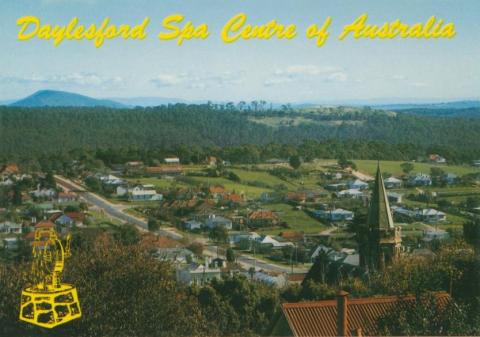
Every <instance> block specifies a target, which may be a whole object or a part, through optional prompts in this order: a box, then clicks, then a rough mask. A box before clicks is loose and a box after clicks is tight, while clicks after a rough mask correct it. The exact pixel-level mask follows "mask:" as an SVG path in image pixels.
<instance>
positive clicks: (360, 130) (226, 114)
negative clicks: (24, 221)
mask: <svg viewBox="0 0 480 337" xmlns="http://www.w3.org/2000/svg"><path fill="white" fill-rule="evenodd" d="M479 129H480V119H476V118H453V117H450V118H448V117H439V116H435V117H433V116H418V115H411V114H408V113H400V112H397V113H393V112H385V111H381V110H372V109H370V108H343V107H337V108H327V109H326V110H324V111H320V112H319V111H311V112H306V111H295V110H293V109H288V108H284V109H279V110H271V109H270V110H269V109H262V108H259V109H256V108H255V109H250V108H249V109H238V108H237V107H235V106H233V105H231V106H229V105H228V104H227V105H213V104H203V105H186V104H175V105H168V106H159V107H154V108H140V107H137V108H134V109H110V108H101V107H97V108H78V107H77V108H59V107H46V108H17V107H0V161H1V160H12V159H13V160H14V159H21V158H39V157H42V156H45V155H51V154H59V153H68V152H70V151H72V150H78V149H81V150H86V151H93V150H102V151H105V150H107V149H112V150H119V149H132V148H133V149H142V150H144V151H147V150H150V149H158V148H162V149H166V150H172V149H176V148H179V147H182V146H183V147H192V146H194V147H196V148H201V149H205V148H210V149H212V148H217V147H219V148H234V147H242V146H245V145H251V146H260V147H262V148H263V147H264V146H266V145H268V144H279V145H292V146H301V144H303V143H304V142H305V141H307V140H308V141H316V142H317V144H324V147H325V148H328V147H329V146H331V145H325V144H332V143H334V144H337V145H335V146H336V147H337V150H336V151H337V152H338V151H339V149H338V146H340V147H341V149H340V151H341V152H347V153H349V155H350V156H351V157H353V158H366V157H374V158H378V157H379V156H380V158H385V157H387V158H388V159H399V160H404V159H415V158H414V157H413V158H412V156H417V155H420V154H423V155H425V154H426V153H427V152H428V151H432V150H437V152H442V155H444V156H447V158H448V159H449V161H450V162H462V161H463V162H467V161H471V160H474V159H478V158H480V138H479V137H478V130H479ZM338 144H340V145H338ZM372 144H376V145H375V146H376V148H375V151H370V150H368V149H369V147H370V146H372ZM378 144H380V145H378ZM405 149H408V150H407V151H406V150H405ZM377 150H379V151H380V152H379V151H377ZM384 150H387V151H390V154H388V153H385V152H383V151H384ZM320 152H321V151H320ZM324 152H327V153H326V154H327V155H328V151H324ZM330 152H331V151H330ZM337 154H338V153H337ZM271 156H272V157H274V156H275V155H274V154H271ZM267 157H268V155H267ZM405 157H410V158H405Z"/></svg>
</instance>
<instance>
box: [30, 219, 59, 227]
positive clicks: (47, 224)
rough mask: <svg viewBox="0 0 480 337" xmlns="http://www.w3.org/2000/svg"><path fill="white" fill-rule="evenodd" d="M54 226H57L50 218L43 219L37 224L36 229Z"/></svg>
mask: <svg viewBox="0 0 480 337" xmlns="http://www.w3.org/2000/svg"><path fill="white" fill-rule="evenodd" d="M52 227H55V225H54V224H53V222H51V221H49V220H42V221H40V222H39V223H37V224H36V225H35V229H37V228H52Z"/></svg>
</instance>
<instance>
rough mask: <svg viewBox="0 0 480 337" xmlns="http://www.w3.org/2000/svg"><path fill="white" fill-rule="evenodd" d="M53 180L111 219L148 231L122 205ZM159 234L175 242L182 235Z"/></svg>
mask: <svg viewBox="0 0 480 337" xmlns="http://www.w3.org/2000/svg"><path fill="white" fill-rule="evenodd" d="M55 179H56V181H57V183H58V184H59V185H60V186H62V187H64V188H66V189H67V190H75V191H77V192H76V193H78V194H79V195H80V197H81V198H82V199H84V200H85V201H87V202H88V203H90V204H92V205H94V206H96V207H98V208H101V209H103V210H104V211H105V213H106V214H108V215H109V216H111V217H112V218H116V219H118V220H120V221H122V222H125V223H131V224H134V225H136V226H137V227H140V229H143V230H148V224H147V222H146V221H145V220H144V219H141V218H138V217H135V216H133V215H131V214H128V213H125V212H123V208H124V207H123V206H122V205H115V204H113V203H111V202H109V201H108V200H106V199H104V198H102V197H100V196H98V195H96V194H95V193H91V192H87V191H85V188H84V187H82V186H80V185H78V184H76V183H74V182H72V181H71V180H67V179H65V178H63V177H60V176H55ZM78 191H85V192H78ZM159 234H161V235H165V236H169V237H171V238H172V239H175V240H180V239H181V238H183V235H181V234H178V233H175V232H173V231H170V230H165V229H161V230H159Z"/></svg>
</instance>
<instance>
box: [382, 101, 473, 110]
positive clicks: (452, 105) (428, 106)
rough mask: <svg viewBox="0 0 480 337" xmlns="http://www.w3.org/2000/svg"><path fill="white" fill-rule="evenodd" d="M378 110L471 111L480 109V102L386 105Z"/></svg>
mask: <svg viewBox="0 0 480 337" xmlns="http://www.w3.org/2000/svg"><path fill="white" fill-rule="evenodd" d="M375 108H377V109H383V110H395V111H398V110H411V109H431V110H434V109H435V110H438V109H471V108H480V101H455V102H444V103H426V104H385V105H375Z"/></svg>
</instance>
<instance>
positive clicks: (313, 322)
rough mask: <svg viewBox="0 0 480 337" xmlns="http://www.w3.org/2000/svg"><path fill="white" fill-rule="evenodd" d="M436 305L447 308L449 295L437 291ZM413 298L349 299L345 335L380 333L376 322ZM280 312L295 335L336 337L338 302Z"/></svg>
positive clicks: (300, 305) (290, 305)
mask: <svg viewBox="0 0 480 337" xmlns="http://www.w3.org/2000/svg"><path fill="white" fill-rule="evenodd" d="M435 297H436V298H437V300H438V303H439V305H442V306H443V305H446V304H447V302H448V301H449V300H450V296H449V295H448V294H447V293H446V292H437V293H435ZM415 300H416V298H415V296H404V297H399V296H383V297H368V298H357V299H348V300H347V301H348V302H347V303H348V304H347V317H348V319H347V335H348V336H351V335H352V332H354V331H357V330H358V329H361V330H362V333H363V335H365V336H376V335H378V334H379V331H378V326H377V322H378V320H379V319H381V318H382V317H384V316H385V315H386V314H387V313H388V312H390V311H392V310H394V309H395V308H398V307H399V306H401V305H406V304H408V303H409V302H410V303H411V302H412V301H415ZM282 311H283V313H284V315H285V318H286V319H287V322H288V325H289V327H290V329H291V331H292V333H293V335H294V336H296V337H298V336H301V337H307V336H308V337H309V336H336V335H337V300H328V301H315V302H299V303H284V304H283V305H282Z"/></svg>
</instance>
